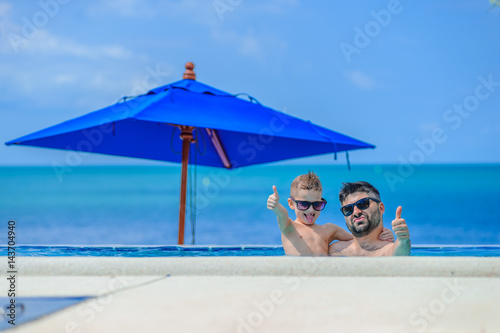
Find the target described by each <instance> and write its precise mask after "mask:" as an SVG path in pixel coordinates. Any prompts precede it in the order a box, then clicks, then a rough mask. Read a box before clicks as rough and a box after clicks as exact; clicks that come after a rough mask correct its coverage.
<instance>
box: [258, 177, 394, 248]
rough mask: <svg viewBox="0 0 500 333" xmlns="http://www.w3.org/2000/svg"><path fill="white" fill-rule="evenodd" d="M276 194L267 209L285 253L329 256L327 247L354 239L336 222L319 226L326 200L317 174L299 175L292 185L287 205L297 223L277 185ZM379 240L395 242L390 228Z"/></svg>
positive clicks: (271, 198)
mask: <svg viewBox="0 0 500 333" xmlns="http://www.w3.org/2000/svg"><path fill="white" fill-rule="evenodd" d="M273 191H274V193H273V194H271V195H270V196H269V198H268V199H267V208H268V209H270V210H272V211H273V212H274V213H275V214H276V216H277V218H278V225H279V227H280V230H281V241H282V243H283V249H284V250H285V254H288V255H312V256H323V255H325V256H326V255H328V245H329V244H330V243H331V242H332V241H334V240H341V241H348V240H352V239H353V236H352V235H351V234H350V233H348V232H347V231H345V230H344V229H342V228H341V227H339V226H337V225H335V224H333V223H326V224H324V225H318V224H316V220H317V219H318V217H319V214H320V212H321V211H322V210H323V209H324V208H325V206H326V200H325V199H323V198H322V197H321V196H322V193H323V187H322V186H321V182H320V181H319V178H318V176H317V175H316V174H315V173H314V172H311V171H309V172H308V173H307V174H306V175H300V176H298V177H297V178H295V179H294V180H293V182H292V185H291V188H290V198H288V206H289V207H290V208H291V209H293V210H295V214H296V216H297V218H296V219H295V221H292V219H291V218H289V217H288V212H287V210H286V208H285V207H283V205H281V204H280V203H279V194H278V191H277V189H276V186H274V185H273ZM379 237H381V238H380V239H381V240H387V241H391V242H392V241H393V240H394V238H393V236H392V233H391V232H390V231H389V230H387V229H384V230H383V231H382V233H381V234H380V236H379ZM382 237H383V238H382ZM391 238H392V239H391Z"/></svg>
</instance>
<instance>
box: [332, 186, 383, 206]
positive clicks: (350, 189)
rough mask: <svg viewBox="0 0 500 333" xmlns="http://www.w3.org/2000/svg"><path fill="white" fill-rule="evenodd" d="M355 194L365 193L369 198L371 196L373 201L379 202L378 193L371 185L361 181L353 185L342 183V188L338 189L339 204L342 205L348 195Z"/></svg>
mask: <svg viewBox="0 0 500 333" xmlns="http://www.w3.org/2000/svg"><path fill="white" fill-rule="evenodd" d="M356 192H366V193H369V194H370V195H371V196H373V197H374V198H375V199H379V200H380V193H379V192H378V190H377V189H376V188H375V187H374V186H373V185H372V184H370V183H368V182H363V181H360V182H354V183H349V182H346V183H342V187H341V188H340V192H339V200H340V203H343V202H344V200H345V198H347V196H348V195H351V194H353V193H356Z"/></svg>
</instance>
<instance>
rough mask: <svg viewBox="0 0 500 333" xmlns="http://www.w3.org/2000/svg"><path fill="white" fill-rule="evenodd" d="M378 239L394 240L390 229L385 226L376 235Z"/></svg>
mask: <svg viewBox="0 0 500 333" xmlns="http://www.w3.org/2000/svg"><path fill="white" fill-rule="evenodd" d="M378 239H380V240H381V241H386V242H391V243H392V242H394V235H393V234H392V231H390V230H389V229H387V228H383V229H382V232H381V233H380V235H379V236H378Z"/></svg>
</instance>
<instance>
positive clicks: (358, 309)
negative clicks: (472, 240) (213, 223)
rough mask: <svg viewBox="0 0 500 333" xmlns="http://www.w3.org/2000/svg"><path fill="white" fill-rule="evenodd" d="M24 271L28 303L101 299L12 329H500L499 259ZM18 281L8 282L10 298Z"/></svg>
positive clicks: (127, 262)
mask: <svg viewBox="0 0 500 333" xmlns="http://www.w3.org/2000/svg"><path fill="white" fill-rule="evenodd" d="M0 260H4V262H7V258H5V257H3V258H2V259H0ZM17 264H18V267H19V268H18V273H17V280H18V281H17V286H16V290H17V292H18V296H94V297H93V298H91V299H88V300H87V301H85V302H82V303H79V304H77V305H75V306H72V307H69V308H66V309H64V310H62V311H59V312H56V313H53V314H51V315H48V316H45V317H43V318H41V319H39V320H35V321H32V322H29V323H26V324H24V325H20V326H17V327H16V328H13V329H11V330H9V332H37V333H45V332H47V333H49V332H50V333H62V332H121V333H122V332H148V333H149V332H245V333H248V332H398V333H404V332H408V333H410V332H467V333H490V332H500V258H498V257H493V258H486V257H389V258H333V257H314V258H313V257H175V258H174V257H163V258H117V257H18V258H17ZM2 266H4V265H2ZM5 266H6V265H5ZM1 270H2V274H3V276H6V275H7V273H6V269H5V267H1ZM7 283H8V281H7V280H6V279H5V278H3V279H1V283H0V290H5V291H6V290H7V289H8V285H7ZM4 294H6V292H5V293H4ZM5 296H6V295H5Z"/></svg>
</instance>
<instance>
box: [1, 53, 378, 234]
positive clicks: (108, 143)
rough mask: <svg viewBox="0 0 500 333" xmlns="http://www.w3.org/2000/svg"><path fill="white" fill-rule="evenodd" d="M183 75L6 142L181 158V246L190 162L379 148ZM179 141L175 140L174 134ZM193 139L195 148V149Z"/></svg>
mask: <svg viewBox="0 0 500 333" xmlns="http://www.w3.org/2000/svg"><path fill="white" fill-rule="evenodd" d="M193 68H194V65H193V64H192V63H190V62H188V63H187V64H186V71H185V73H184V77H183V80H180V81H177V82H174V83H171V84H167V85H164V86H161V87H158V88H155V89H153V90H150V91H149V92H148V93H146V94H144V95H140V96H137V97H134V98H123V99H122V100H120V101H119V102H117V103H116V104H114V105H111V106H108V107H106V108H103V109H100V110H98V111H94V112H91V113H89V114H86V115H84V116H81V117H78V118H75V119H71V120H68V121H66V122H63V123H61V124H58V125H55V126H52V127H49V128H46V129H43V130H40V131H38V132H35V133H32V134H28V135H26V136H23V137H20V138H18V139H15V140H12V141H9V142H6V144H7V145H14V144H15V145H26V146H37V147H48V148H57V149H66V150H74V151H83V152H92V153H100V154H109V155H119V156H129V157H136V158H145V159H151V160H161V161H170V162H181V163H182V176H181V191H180V192H181V194H180V197H181V198H180V208H179V238H178V243H179V244H183V243H184V220H185V198H186V184H187V167H188V163H195V164H197V165H206V166H212V167H221V168H227V169H234V168H239V167H243V166H248V165H254V164H261V163H269V162H274V161H281V160H286V159H292V158H299V157H305V156H312V155H319V154H326V153H337V152H341V151H346V152H347V151H349V150H354V149H362V148H375V146H373V145H371V144H368V143H365V142H363V141H359V140H356V139H354V138H351V137H349V136H346V135H343V134H340V133H337V132H334V131H331V130H329V129H326V128H324V127H321V126H318V125H315V124H313V123H311V122H310V121H304V120H301V119H299V118H296V117H293V116H290V115H288V114H285V113H282V112H279V111H276V110H273V109H271V108H268V107H265V106H263V105H261V104H260V103H259V102H257V101H256V100H255V99H254V98H252V97H250V96H248V99H249V100H245V99H242V98H240V97H239V96H238V95H233V94H229V93H227V92H224V91H221V90H218V89H215V88H213V87H210V86H208V85H205V84H203V83H200V82H198V81H196V80H195V79H196V77H195V74H194V72H193ZM179 136H180V138H181V139H182V141H181V140H178V139H176V137H179ZM194 142H196V144H197V145H198V149H192V150H191V151H190V144H191V143H194Z"/></svg>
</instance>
